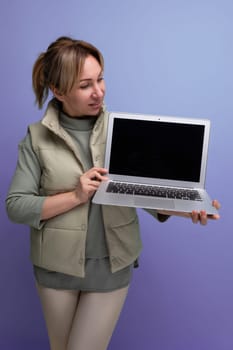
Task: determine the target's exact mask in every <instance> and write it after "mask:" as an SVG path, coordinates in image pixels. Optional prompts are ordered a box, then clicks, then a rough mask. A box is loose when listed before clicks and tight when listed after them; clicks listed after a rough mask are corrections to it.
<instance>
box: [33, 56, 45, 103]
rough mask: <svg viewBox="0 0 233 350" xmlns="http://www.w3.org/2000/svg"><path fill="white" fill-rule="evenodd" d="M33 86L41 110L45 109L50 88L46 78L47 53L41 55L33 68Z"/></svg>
mask: <svg viewBox="0 0 233 350" xmlns="http://www.w3.org/2000/svg"><path fill="white" fill-rule="evenodd" d="M32 86H33V91H34V93H35V96H36V103H37V104H38V106H39V108H42V107H43V104H44V102H45V100H46V99H47V97H48V93H49V86H48V84H47V82H46V78H45V53H41V54H40V55H39V57H38V58H37V60H36V62H35V63H34V66H33V71H32Z"/></svg>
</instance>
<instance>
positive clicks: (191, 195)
mask: <svg viewBox="0 0 233 350" xmlns="http://www.w3.org/2000/svg"><path fill="white" fill-rule="evenodd" d="M107 192H111V193H123V194H134V195H141V196H152V197H160V198H176V199H183V200H194V201H201V200H202V199H201V196H200V194H199V192H198V191H197V190H190V189H178V188H167V187H161V186H149V185H137V184H128V183H123V182H114V181H111V182H109V185H108V187H107Z"/></svg>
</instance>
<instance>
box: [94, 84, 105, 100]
mask: <svg viewBox="0 0 233 350" xmlns="http://www.w3.org/2000/svg"><path fill="white" fill-rule="evenodd" d="M92 95H93V96H94V97H103V95H104V89H103V88H102V87H101V86H99V85H96V86H95V88H94V91H93V94H92Z"/></svg>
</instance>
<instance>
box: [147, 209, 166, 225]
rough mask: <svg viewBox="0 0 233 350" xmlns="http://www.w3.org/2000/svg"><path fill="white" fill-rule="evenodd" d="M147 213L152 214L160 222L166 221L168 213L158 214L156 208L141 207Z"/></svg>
mask: <svg viewBox="0 0 233 350" xmlns="http://www.w3.org/2000/svg"><path fill="white" fill-rule="evenodd" d="M143 209H144V210H145V211H146V212H147V213H149V214H151V215H152V216H154V217H155V218H156V219H157V220H158V221H160V222H165V221H167V219H169V217H170V216H169V215H163V214H160V213H158V212H157V211H156V209H145V208H143Z"/></svg>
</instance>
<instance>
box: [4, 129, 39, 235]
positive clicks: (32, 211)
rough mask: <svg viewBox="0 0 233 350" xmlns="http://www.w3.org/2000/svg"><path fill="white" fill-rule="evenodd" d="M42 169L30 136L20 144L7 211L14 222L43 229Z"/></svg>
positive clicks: (7, 200) (8, 196)
mask: <svg viewBox="0 0 233 350" xmlns="http://www.w3.org/2000/svg"><path fill="white" fill-rule="evenodd" d="M40 176H41V167H40V164H39V161H38V158H37V156H36V154H35V152H34V151H33V149H32V144H31V139H30V135H29V134H27V135H26V137H25V138H24V139H23V141H21V143H20V144H19V150H18V161H17V166H16V170H15V173H14V176H13V179H12V182H11V185H10V189H9V192H8V195H7V198H6V209H7V213H8V216H9V219H10V220H12V221H13V222H16V223H20V224H25V225H29V226H31V227H34V228H37V229H39V228H41V227H42V226H43V224H44V222H43V221H41V211H42V205H43V202H44V200H45V197H42V196H40V195H39V188H40Z"/></svg>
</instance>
